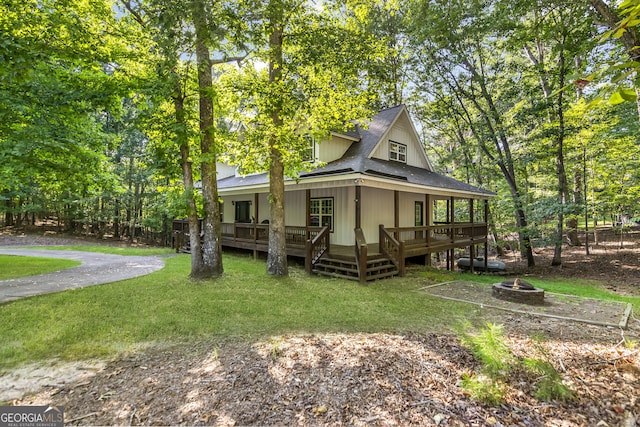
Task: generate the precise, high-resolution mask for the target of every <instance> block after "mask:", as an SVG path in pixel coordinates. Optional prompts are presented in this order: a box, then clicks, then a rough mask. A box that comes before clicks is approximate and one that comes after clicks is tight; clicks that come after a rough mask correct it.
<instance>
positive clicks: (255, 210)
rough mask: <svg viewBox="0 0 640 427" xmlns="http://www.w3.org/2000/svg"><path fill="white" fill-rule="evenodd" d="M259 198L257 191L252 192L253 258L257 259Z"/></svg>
mask: <svg viewBox="0 0 640 427" xmlns="http://www.w3.org/2000/svg"><path fill="white" fill-rule="evenodd" d="M259 200H260V194H258V193H254V194H253V218H254V219H253V241H254V245H253V259H258V249H256V248H257V245H258V224H259V223H260V221H259V219H260V216H259V214H260V209H259V206H258V201H259Z"/></svg>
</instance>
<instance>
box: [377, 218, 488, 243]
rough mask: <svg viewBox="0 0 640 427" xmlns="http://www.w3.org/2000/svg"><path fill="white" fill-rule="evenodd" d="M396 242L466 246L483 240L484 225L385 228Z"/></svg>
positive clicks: (457, 224) (466, 223) (485, 230)
mask: <svg viewBox="0 0 640 427" xmlns="http://www.w3.org/2000/svg"><path fill="white" fill-rule="evenodd" d="M385 230H387V232H389V234H391V235H392V236H393V237H394V238H395V239H396V240H397V241H400V242H407V243H409V244H416V243H420V242H422V243H423V244H425V245H429V246H431V245H435V246H437V245H438V244H456V243H460V244H467V243H469V241H472V240H484V239H485V238H486V236H487V225H486V224H485V223H471V222H465V223H455V224H435V225H427V226H420V227H395V228H394V227H391V228H385Z"/></svg>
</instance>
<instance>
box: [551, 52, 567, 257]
mask: <svg viewBox="0 0 640 427" xmlns="http://www.w3.org/2000/svg"><path fill="white" fill-rule="evenodd" d="M559 55H560V57H559V59H558V74H559V76H558V80H559V81H558V87H560V88H563V87H564V81H565V74H566V72H567V70H566V68H565V58H564V40H563V42H562V44H561V46H560V53H559ZM563 95H564V91H563V90H560V91H558V96H557V98H556V100H557V104H556V108H557V111H556V117H557V120H558V134H557V138H556V171H557V173H558V203H560V212H559V213H558V222H557V224H556V236H555V246H554V251H553V259H552V260H551V265H554V266H558V265H561V264H562V240H563V234H564V208H565V206H566V204H567V187H568V186H567V173H566V171H565V167H564V134H565V129H564V96H563Z"/></svg>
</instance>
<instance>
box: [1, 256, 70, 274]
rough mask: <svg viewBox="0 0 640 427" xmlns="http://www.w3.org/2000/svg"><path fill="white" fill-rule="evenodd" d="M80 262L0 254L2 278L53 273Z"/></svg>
mask: <svg viewBox="0 0 640 427" xmlns="http://www.w3.org/2000/svg"><path fill="white" fill-rule="evenodd" d="M80 264H81V262H80V261H74V260H68V259H57V258H43V257H26V256H16V255H0V280H6V279H14V278H17V277H25V276H34V275H36V274H44V273H51V272H54V271H59V270H64V269H67V268H72V267H77V266H79V265H80Z"/></svg>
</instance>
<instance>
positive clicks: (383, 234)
mask: <svg viewBox="0 0 640 427" xmlns="http://www.w3.org/2000/svg"><path fill="white" fill-rule="evenodd" d="M379 230H380V232H379V245H380V252H381V253H382V254H383V255H384V256H386V257H387V258H389V259H390V260H391V262H393V264H394V265H395V266H396V267H397V268H398V274H399V275H400V276H404V273H405V271H404V267H405V266H404V245H405V243H404V241H398V240H396V238H395V237H393V235H391V233H389V232H388V231H387V230H386V229H385V228H384V225H383V224H380V226H379Z"/></svg>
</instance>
